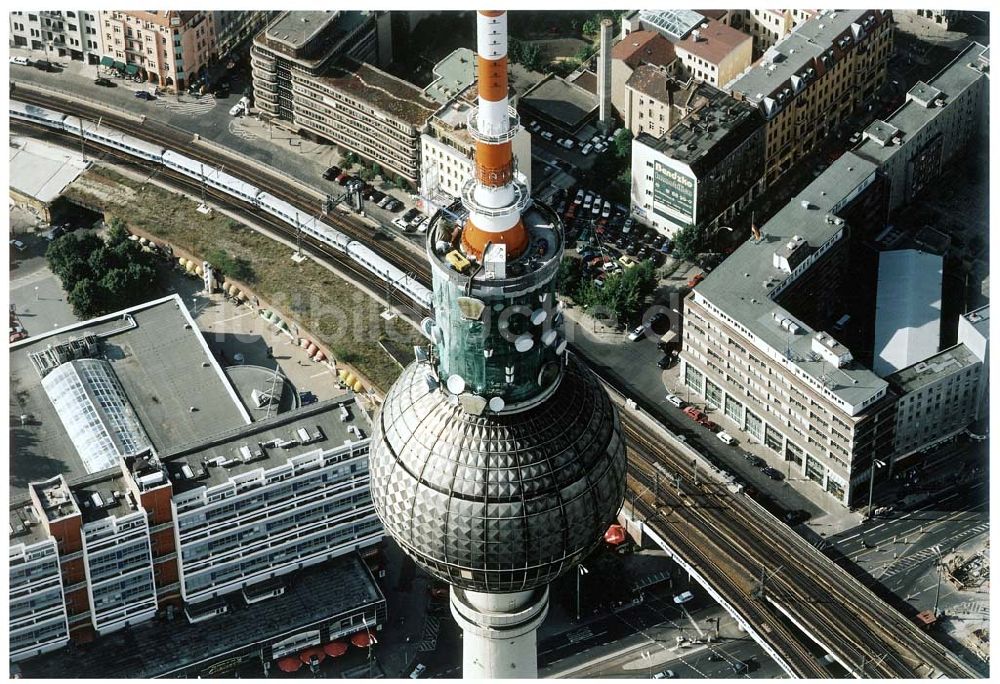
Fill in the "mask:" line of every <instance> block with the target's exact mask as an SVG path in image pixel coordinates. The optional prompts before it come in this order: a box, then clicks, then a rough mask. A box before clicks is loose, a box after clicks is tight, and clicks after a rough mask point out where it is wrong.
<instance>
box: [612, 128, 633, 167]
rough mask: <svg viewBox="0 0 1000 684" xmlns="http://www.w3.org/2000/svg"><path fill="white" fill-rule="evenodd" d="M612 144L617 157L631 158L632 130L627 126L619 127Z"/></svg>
mask: <svg viewBox="0 0 1000 684" xmlns="http://www.w3.org/2000/svg"><path fill="white" fill-rule="evenodd" d="M612 145H613V146H614V150H615V155H616V156H617V157H618V158H619V159H629V160H631V159H632V131H630V130H628V129H627V128H622V129H620V130H619V131H618V132H617V133H615V137H614V139H613V140H612Z"/></svg>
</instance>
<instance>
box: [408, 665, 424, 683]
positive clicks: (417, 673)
mask: <svg viewBox="0 0 1000 684" xmlns="http://www.w3.org/2000/svg"><path fill="white" fill-rule="evenodd" d="M426 671H427V666H426V665H424V664H423V663H417V666H416V667H415V668H413V672H411V673H410V679H420V677H421V675H423V674H424V672H426Z"/></svg>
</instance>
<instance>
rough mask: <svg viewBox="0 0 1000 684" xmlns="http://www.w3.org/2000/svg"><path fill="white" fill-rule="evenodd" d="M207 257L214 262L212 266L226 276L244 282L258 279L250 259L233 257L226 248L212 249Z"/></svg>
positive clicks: (210, 261) (211, 262)
mask: <svg viewBox="0 0 1000 684" xmlns="http://www.w3.org/2000/svg"><path fill="white" fill-rule="evenodd" d="M205 258H206V259H207V260H208V262H209V263H210V264H212V268H214V269H215V270H216V271H218V272H220V273H222V275H224V276H229V277H230V278H234V279H236V280H239V281H241V282H244V283H252V282H254V281H255V280H257V274H256V273H254V270H253V266H252V265H251V264H250V262H249V261H247V260H246V259H244V258H242V257H233V256H231V255H230V254H229V252H227V251H225V250H224V249H218V248H217V249H213V250H210V251H209V252H208V253H207V254H206V255H205Z"/></svg>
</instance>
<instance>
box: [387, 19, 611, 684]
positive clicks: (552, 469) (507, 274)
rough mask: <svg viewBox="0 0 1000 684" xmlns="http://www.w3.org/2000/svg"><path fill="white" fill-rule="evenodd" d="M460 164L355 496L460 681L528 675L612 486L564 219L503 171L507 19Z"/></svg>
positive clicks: (508, 159)
mask: <svg viewBox="0 0 1000 684" xmlns="http://www.w3.org/2000/svg"><path fill="white" fill-rule="evenodd" d="M477 24H478V30H477V38H478V40H477V42H478V81H479V102H478V107H475V108H473V109H472V110H471V111H470V113H469V120H468V129H469V133H470V135H471V136H472V137H473V138H474V139H475V141H476V169H475V175H474V176H473V177H472V178H470V179H469V180H468V181H467V182H466V184H465V186H464V187H463V189H462V199H461V204H462V206H464V208H465V210H466V211H467V214H468V217H467V218H466V219H464V220H459V221H457V222H456V221H454V220H452V219H453V217H454V216H455V212H456V211H458V210H459V208H458V206H457V204H458V203H457V202H456V204H455V205H452V207H451V209H453V210H454V211H448V212H445V211H439V212H438V213H437V214H436V215H435V216H434V218H433V219H432V220H431V224H430V228H429V229H428V232H427V256H428V258H429V260H430V263H431V271H432V275H433V287H434V297H433V302H434V318H433V319H430V318H428V319H425V320H424V323H423V327H424V332H425V334H426V335H427V336H428V337H429V338H430V340H431V342H432V344H431V345H430V349H429V350H427V351H426V353H424V350H420V353H418V355H417V360H416V361H415V362H414V363H411V364H410V365H409V366H408V367H407V368H406V369H405V370H404V371H403V373H402V375H401V376H400V377H399V379H398V380H397V381H396V383H395V384H394V385H393V386H392V388H391V389H390V390H389V393H388V395H387V396H386V398H385V402H384V403H383V405H382V408H381V410H380V412H379V415H378V416H377V418H376V420H375V434H374V438H373V443H372V451H371V467H370V468H371V488H372V498H373V500H374V502H375V509H376V511H377V512H378V514H379V517H380V518H381V519H382V522H383V524H384V525H385V528H386V531H387V532H388V533H389V534H390V535H391V536H392V537H393V538H394V539H395V540H396V542H397V543H398V544H399V546H400V547H401V548H402V549H403V551H404V552H405V553H406V554H407V555H409V556H410V557H411V558H413V560H414V561H415V562H416V563H417V564H418V565H420V566H421V567H422V568H424V569H425V570H427V571H428V572H429V573H430V574H432V575H433V576H435V577H437V578H439V579H441V580H443V581H445V582H447V583H448V584H450V585H451V610H452V614H453V615H454V616H455V619H456V620H457V622H458V624H459V625H460V626H461V627H462V630H463V644H464V645H463V675H464V677H465V678H466V679H480V678H488V679H493V678H534V677H536V676H537V674H538V664H537V647H536V636H535V635H536V630H537V628H538V626H539V625H540V624H541V623H542V621H543V620H544V619H545V615H546V613H547V610H548V600H549V595H548V585H549V583H550V582H551V581H552V580H553V579H555V578H556V577H558V576H559V575H561V574H563V573H565V572H569V571H575V568H576V566H577V565H578V564H579V563H580V562H581V561H582V560H583V559H584V557H585V556H586V555H587V554H588V553H589V552H590V551H591V550H592V549H593V548H594V547H595V546H596V545H597V544H598V543H599V542H600V540H601V538H602V535H603V534H604V532H605V530H606V529H607V527H608V526H609V525H610V524H611V523H613V522H614V521H615V519H616V516H617V514H618V511H619V509H620V508H621V504H622V501H623V500H624V496H625V466H626V463H625V442H624V438H623V436H622V431H621V425H620V423H619V420H618V414H617V411H616V410H615V407H614V405H613V404H612V403H611V401H610V399H609V398H608V396H607V393H606V392H605V391H604V389H603V388H602V387H601V386H600V384H599V383H598V382H597V380H596V378H595V377H594V376H593V374H592V373H591V372H590V371H589V370H588V369H587V368H585V367H584V366H583V365H582V364H580V363H579V362H577V361H576V359H575V358H574V357H573V356H572V354H571V353H569V352H568V351H567V348H566V347H567V343H566V339H565V336H564V335H563V314H562V307H561V304H559V303H558V302H557V301H556V297H555V294H556V293H555V277H556V272H557V271H558V268H559V264H560V262H561V260H562V256H563V250H564V238H563V229H562V223H561V221H560V220H559V217H558V216H557V215H556V214H555V213H554V212H553V211H552V210H551V209H550V208H549V207H547V206H545V205H543V204H540V203H533V202H532V200H531V196H530V192H529V190H528V188H526V187H525V185H524V184H523V183H521V182H519V181H518V180H517V178H516V176H515V168H514V163H513V157H512V154H511V140H512V139H513V137H514V135H515V134H516V133H517V131H518V128H519V121H518V116H517V113H516V111H515V110H514V109H513V108H512V107H510V105H509V103H508V100H507V14H506V12H503V11H485V10H481V11H479V12H478V14H477Z"/></svg>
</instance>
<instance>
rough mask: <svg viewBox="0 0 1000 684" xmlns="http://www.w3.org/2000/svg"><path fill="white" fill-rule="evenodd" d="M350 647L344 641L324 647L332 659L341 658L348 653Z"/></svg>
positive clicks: (333, 642) (334, 642)
mask: <svg viewBox="0 0 1000 684" xmlns="http://www.w3.org/2000/svg"><path fill="white" fill-rule="evenodd" d="M347 649H348V646H347V644H345V643H344V642H343V641H331V642H330V643H328V644H327V645H326V646H324V647H323V651H324V652H325V653H326V654H327V655H328V656H330V657H331V658H339V657H340V656H342V655H344V654H345V653H347Z"/></svg>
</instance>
